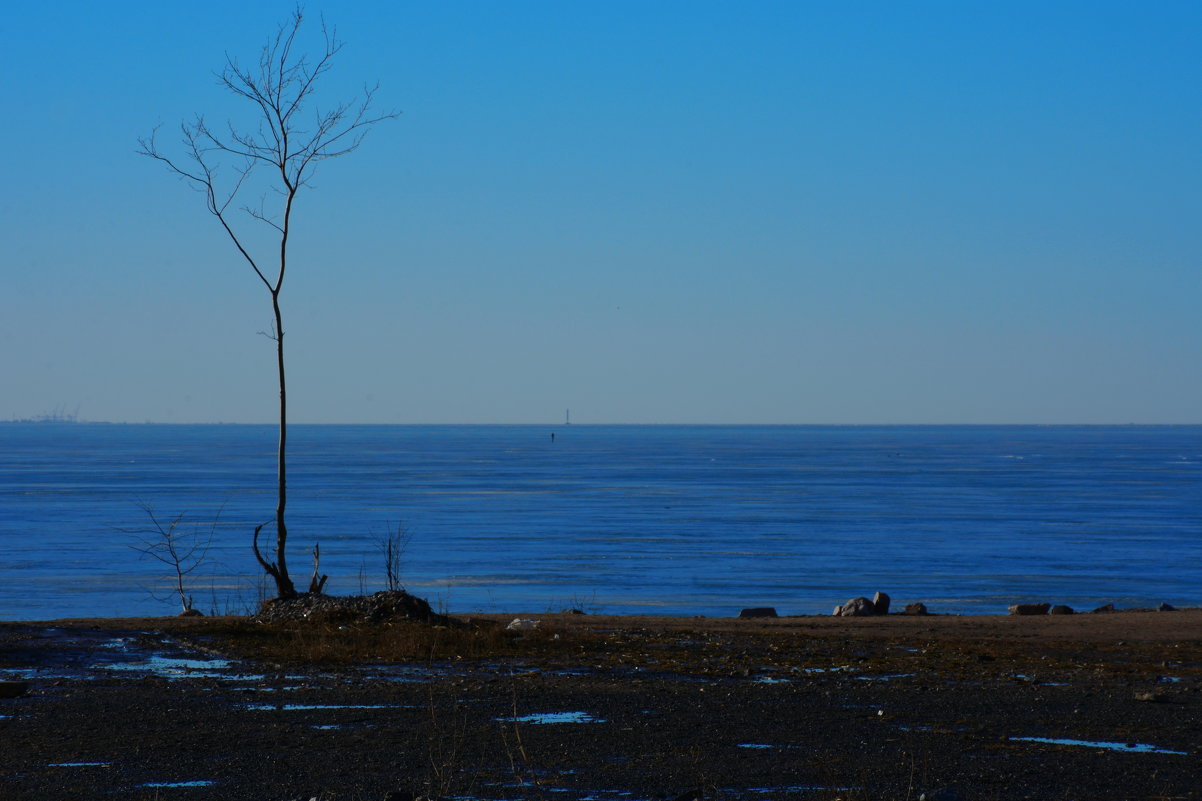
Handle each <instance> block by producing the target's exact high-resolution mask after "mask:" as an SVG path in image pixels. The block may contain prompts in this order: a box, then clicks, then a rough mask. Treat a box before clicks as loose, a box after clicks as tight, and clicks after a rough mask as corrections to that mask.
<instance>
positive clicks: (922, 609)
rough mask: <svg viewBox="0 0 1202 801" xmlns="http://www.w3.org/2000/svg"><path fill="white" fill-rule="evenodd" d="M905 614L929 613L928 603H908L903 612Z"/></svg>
mask: <svg viewBox="0 0 1202 801" xmlns="http://www.w3.org/2000/svg"><path fill="white" fill-rule="evenodd" d="M902 614H903V615H929V614H930V612H928V611H927V605H926V604H924V603H913V604H906V609H905V611H904V612H902Z"/></svg>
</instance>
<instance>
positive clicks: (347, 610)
mask: <svg viewBox="0 0 1202 801" xmlns="http://www.w3.org/2000/svg"><path fill="white" fill-rule="evenodd" d="M251 619H252V620H254V621H256V622H258V623H281V622H296V621H310V622H316V623H384V622H387V621H390V620H416V621H419V622H421V623H430V624H432V625H437V626H462V625H463V624H462V623H461V622H459V621H458V620H455V619H453V618H450V617H447V616H446V615H440V614H438V613H437V612H435V611H434V610H433V609H431V608H430V604H429V602H427V601H426V600H425V599H423V598H418V597H417V596H416V595H410V594H409V593H407V592H405V591H404V590H391V591H384V592H377V593H375V594H373V595H341V596H340V595H319V594H315V593H302V594H301V595H297V596H296V597H294V598H272V599H270V600H268V601H264V602H263V605H262V606H260V607H259V611H258V612H257V613H256V614H255V615H254V616H253V617H252V618H251Z"/></svg>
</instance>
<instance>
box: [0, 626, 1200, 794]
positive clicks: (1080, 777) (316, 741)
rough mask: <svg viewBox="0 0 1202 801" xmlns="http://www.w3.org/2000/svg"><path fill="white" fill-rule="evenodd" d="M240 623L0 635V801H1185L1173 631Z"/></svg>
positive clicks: (1180, 659) (1189, 767)
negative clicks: (386, 632) (402, 640)
mask: <svg viewBox="0 0 1202 801" xmlns="http://www.w3.org/2000/svg"><path fill="white" fill-rule="evenodd" d="M249 625H250V624H246V623H245V622H243V623H240V624H238V625H237V626H233V625H232V624H231V623H230V622H229V621H228V620H224V621H223V620H187V621H184V620H175V619H166V620H157V619H156V620H121V621H73V622H59V623H47V624H25V623H4V624H0V678H8V679H17V678H27V679H28V682H29V689H28V692H26V693H25V694H24V695H21V696H20V697H16V698H0V799H5V800H6V801H17V800H18V799H46V798H55V799H74V798H79V799H85V798H86V799H94V798H98V797H112V798H133V799H174V798H181V799H189V800H192V799H196V800H197V801H199V800H200V799H261V800H262V801H275V800H276V799H278V800H279V801H285V800H290V799H303V800H304V801H308V799H312V798H317V799H322V800H323V801H333V800H334V799H338V800H339V801H341V800H342V799H371V800H373V801H383V799H385V798H387V797H388V796H389V794H390V793H400V794H401V795H395V796H393V797H394V798H399V797H407V796H408V794H415V795H434V796H447V797H459V798H465V797H471V798H506V799H515V798H523V799H526V798H537V799H552V800H554V799H595V800H596V801H630V800H632V799H652V798H677V797H679V796H681V795H683V794H687V793H690V792H693V791H696V792H698V793H700V794H701V796H704V797H706V798H711V797H712V798H730V799H735V798H739V799H774V798H782V799H794V798H796V799H835V798H841V799H848V800H849V801H850V799H918V798H920V797H921V796H922V795H923V794H924V793H925V794H926V797H927V798H928V799H930V798H933V797H934V798H942V799H965V800H968V799H1190V798H1202V612H1199V611H1197V610H1188V611H1183V612H1172V613H1153V612H1148V613H1120V614H1116V615H1105V616H1086V615H1078V616H1075V617H1074V618H1073V619H1064V620H1056V621H1052V620H1050V619H1048V620H1045V619H1026V618H1024V619H1021V620H1016V619H1008V618H976V617H974V618H958V617H931V618H926V619H904V618H901V617H900V616H888V617H887V618H877V619H868V620H864V621H860V620H850V621H849V620H843V619H827V618H821V619H820V618H786V619H779V620H768V621H762V622H760V621H737V620H729V619H727V620H701V619H693V620H689V619H655V618H599V617H593V616H550V617H548V616H542V622H541V624H540V627H539V629H538V630H537V631H536V632H532V633H528V634H526V635H524V636H523V638H522V639H521V640H517V641H514V640H513V639H512V638H509V637H505V638H501V639H497V640H492V641H490V642H492V643H493V646H492V647H493V652H492V653H476V654H474V655H471V656H464V657H463V658H458V659H456V658H455V656H456V655H455V654H453V653H450V652H447V651H446V650H445V649H443V650H442V651H441V652H437V651H436V650H435V649H432V650H431V652H432V653H435V652H437V656H436V657H434V658H430V659H413V658H408V659H406V660H404V661H400V660H398V659H396V658H394V657H392V656H389V655H388V653H386V652H383V651H384V650H385V649H384V648H383V645H382V643H383V642H384V641H383V640H379V639H373V637H374V633H373V632H365V631H364V630H363V629H362V627H361V626H357V625H356V624H355V623H353V622H343V623H325V624H318V623H310V624H296V623H293V624H272V625H274V626H276V628H274V629H272V628H270V627H269V628H268V629H267V630H268V631H269V632H272V633H273V634H272V636H276V637H277V638H279V639H281V640H283V645H284V646H285V652H286V651H287V650H288V649H292V650H296V648H297V645H296V644H297V643H299V642H302V640H303V641H304V642H306V643H311V642H312V641H313V639H314V638H315V637H318V635H320V638H321V641H322V642H323V643H325V646H323V647H327V650H326V651H321V650H313V649H310V650H308V651H305V652H304V653H305V660H306V664H296V663H293V662H292V661H291V660H286V659H282V658H281V657H280V656H279V653H280V652H279V651H271V650H270V649H269V648H268V645H269V644H270V643H268V642H267V640H266V639H262V638H260V640H261V641H260V640H255V642H249V640H250V639H252V637H251V636H250V635H247V634H246V632H247V631H251V630H250V629H247V628H245V626H249ZM302 625H309V626H312V627H314V628H315V629H317V628H320V627H324V628H321V629H320V632H317V633H314V632H310V631H307V630H302V629H301V628H298V627H299V626H302ZM371 625H373V626H379V625H387V624H380V623H379V622H376V623H373V624H371ZM254 636H255V637H258V636H259V635H254ZM289 638H291V639H289ZM346 638H355V639H354V648H350V646H349V645H348V646H347V649H346V650H339V649H340V648H341V646H342V645H344V644H345V643H343V639H346ZM348 642H349V640H348ZM456 647H457V646H456ZM372 649H377V650H380V651H382V652H381V653H378V654H372V653H370V652H371V650H372ZM451 650H452V651H453V650H455V648H452V649H451ZM464 650H465V651H466V649H464ZM485 650H486V649H485ZM348 654H350V655H349V656H348ZM249 655H254V656H255V658H254V659H249V658H239V656H242V657H247V656H249ZM214 659H217V661H212V660H214ZM528 716H535V717H532V718H531V717H528ZM538 716H544V717H538ZM555 716H562V717H555ZM515 719H516V721H515ZM1021 738H1046V739H1048V740H1071V741H1081V742H1080V743H1073V744H1066V743H1056V742H1042V741H1038V740H1033V739H1021ZM1107 743H1109V744H1112V745H1109V746H1107V745H1102V744H1107Z"/></svg>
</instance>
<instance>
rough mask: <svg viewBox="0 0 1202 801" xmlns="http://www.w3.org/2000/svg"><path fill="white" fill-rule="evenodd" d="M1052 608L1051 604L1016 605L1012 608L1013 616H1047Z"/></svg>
mask: <svg viewBox="0 0 1202 801" xmlns="http://www.w3.org/2000/svg"><path fill="white" fill-rule="evenodd" d="M1051 608H1052V605H1051V604H1014V605H1012V606H1011V607H1010V614H1012V615H1046V614H1047V613H1048V612H1049V611H1050V610H1051Z"/></svg>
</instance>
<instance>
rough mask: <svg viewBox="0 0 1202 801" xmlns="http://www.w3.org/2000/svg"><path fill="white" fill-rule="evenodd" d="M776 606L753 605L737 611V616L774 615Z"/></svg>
mask: <svg viewBox="0 0 1202 801" xmlns="http://www.w3.org/2000/svg"><path fill="white" fill-rule="evenodd" d="M776 616H777V615H776V608H775V607H772V606H753V607H750V608H748V609H744V610H743V611H741V612H739V617H776Z"/></svg>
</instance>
